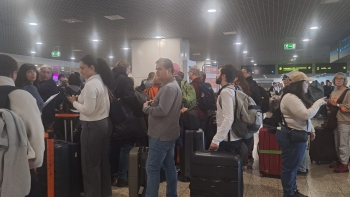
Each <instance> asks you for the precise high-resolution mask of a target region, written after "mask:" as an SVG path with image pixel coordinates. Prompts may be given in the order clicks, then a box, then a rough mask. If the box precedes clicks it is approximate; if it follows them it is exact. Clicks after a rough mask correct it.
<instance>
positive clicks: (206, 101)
mask: <svg viewBox="0 0 350 197" xmlns="http://www.w3.org/2000/svg"><path fill="white" fill-rule="evenodd" d="M198 87H199V90H200V91H201V99H200V100H199V102H198V107H199V109H201V110H203V111H208V110H212V109H215V96H214V90H213V88H212V87H211V85H210V83H198Z"/></svg>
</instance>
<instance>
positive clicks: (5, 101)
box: [0, 86, 19, 110]
mask: <svg viewBox="0 0 350 197" xmlns="http://www.w3.org/2000/svg"><path fill="white" fill-rule="evenodd" d="M17 89H19V88H17V87H15V86H0V109H2V108H3V109H8V110H10V98H9V96H8V95H9V94H10V93H11V92H12V91H14V90H17Z"/></svg>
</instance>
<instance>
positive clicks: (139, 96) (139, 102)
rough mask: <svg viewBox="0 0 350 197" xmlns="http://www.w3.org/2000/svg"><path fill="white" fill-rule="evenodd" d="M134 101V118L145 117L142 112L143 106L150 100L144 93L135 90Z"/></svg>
mask: <svg viewBox="0 0 350 197" xmlns="http://www.w3.org/2000/svg"><path fill="white" fill-rule="evenodd" d="M134 99H135V105H136V106H135V111H134V114H135V116H137V117H139V116H143V115H145V113H144V112H143V111H142V108H143V104H144V103H145V102H147V101H150V100H151V98H150V97H149V96H148V95H147V94H146V92H144V91H140V90H135V93H134Z"/></svg>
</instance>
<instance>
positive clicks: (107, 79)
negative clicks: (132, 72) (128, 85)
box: [80, 55, 113, 87]
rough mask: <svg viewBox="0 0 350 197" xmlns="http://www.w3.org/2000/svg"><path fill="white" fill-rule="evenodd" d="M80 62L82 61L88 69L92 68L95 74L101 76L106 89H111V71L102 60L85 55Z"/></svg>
mask: <svg viewBox="0 0 350 197" xmlns="http://www.w3.org/2000/svg"><path fill="white" fill-rule="evenodd" d="M80 61H82V62H83V63H84V64H86V65H87V66H88V67H91V66H94V67H95V72H96V73H97V74H100V75H101V78H102V81H103V83H104V84H105V85H106V86H107V87H111V84H112V81H113V75H112V71H111V69H110V68H109V66H108V64H107V62H106V61H105V60H104V59H102V58H95V57H94V56H93V55H85V56H84V57H83V58H81V60H80Z"/></svg>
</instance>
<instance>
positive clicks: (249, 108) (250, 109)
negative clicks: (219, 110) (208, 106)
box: [219, 86, 263, 138]
mask: <svg viewBox="0 0 350 197" xmlns="http://www.w3.org/2000/svg"><path fill="white" fill-rule="evenodd" d="M227 88H230V89H233V90H235V104H234V107H233V110H234V121H233V124H232V127H231V128H232V131H233V132H234V133H235V135H236V136H237V137H240V138H245V137H246V136H247V135H248V134H251V133H256V132H257V131H258V130H259V129H260V127H261V125H262V122H263V113H262V111H261V109H260V107H259V106H257V105H256V103H255V102H254V100H253V99H252V98H251V97H250V96H248V95H246V94H245V93H244V92H242V91H241V90H239V89H236V88H235V87H233V86H228V87H227ZM219 105H220V107H222V104H221V98H220V99H219Z"/></svg>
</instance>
